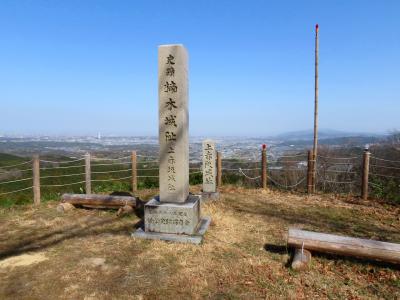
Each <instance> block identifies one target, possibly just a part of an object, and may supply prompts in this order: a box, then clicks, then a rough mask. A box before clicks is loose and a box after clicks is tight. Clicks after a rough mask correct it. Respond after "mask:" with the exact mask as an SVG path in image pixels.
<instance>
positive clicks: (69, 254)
mask: <svg viewBox="0 0 400 300" xmlns="http://www.w3.org/2000/svg"><path fill="white" fill-rule="evenodd" d="M196 191H198V187H194V192H196ZM155 192H156V191H141V196H142V197H143V198H147V199H148V198H149V197H151V196H152V195H153V194H154V193H155ZM55 206H56V202H53V203H48V204H47V205H43V206H42V207H41V208H39V209H35V208H32V207H22V208H15V209H11V210H10V209H7V210H2V211H1V213H0V228H1V232H0V298H1V299H6V298H9V299H55V298H61V299H111V298H118V299H178V298H186V299H188V298H192V299H200V298H211V299H239V298H240V299H254V298H257V299H258V298H267V299H276V298H284V299H287V298H293V299H310V298H332V299H336V298H339V299H359V298H389V299H390V298H393V299H395V298H399V297H400V291H399V290H400V271H399V269H398V268H397V267H396V266H393V265H387V264H383V263H372V262H367V261H362V260H356V259H349V258H344V257H334V256H325V255H317V256H315V257H314V258H313V261H312V265H311V268H310V270H309V271H306V272H303V273H295V272H293V271H291V270H290V269H289V268H288V267H287V262H288V259H289V254H288V252H287V249H286V233H287V228H288V227H289V226H292V225H296V226H299V227H301V228H304V229H310V230H316V231H323V232H332V233H337V234H345V235H352V236H359V237H368V238H375V239H379V240H388V241H393V242H400V221H399V208H397V207H393V206H387V207H386V206H384V205H383V204H378V203H376V202H362V203H360V202H359V200H356V199H337V198H334V197H330V196H313V197H305V196H302V195H295V194H288V193H278V192H263V191H260V190H245V189H238V188H234V187H229V186H228V187H225V188H224V189H223V193H222V199H221V201H219V202H215V203H208V204H205V205H204V206H203V214H205V215H210V216H211V217H212V224H211V227H210V228H209V231H208V232H207V234H206V237H205V242H204V243H203V244H202V245H201V246H195V245H184V244H171V243H167V242H161V241H149V240H139V239H134V238H131V237H130V233H131V232H132V231H133V230H134V228H133V227H134V224H135V223H137V222H138V221H139V219H138V218H136V217H133V216H132V217H125V218H121V219H120V218H116V217H115V212H112V211H97V210H78V209H77V210H74V211H72V212H68V213H66V214H64V215H60V214H59V213H57V212H56V210H55ZM27 254H28V255H31V254H33V255H36V256H39V257H40V258H41V259H40V260H38V261H35V260H34V259H32V260H31V261H30V263H25V264H19V265H13V263H12V261H13V260H16V261H20V260H18V257H19V256H21V255H27ZM44 258H46V259H44ZM10 260H11V262H10ZM1 262H3V263H1ZM4 262H5V263H4Z"/></svg>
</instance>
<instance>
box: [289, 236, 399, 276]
mask: <svg viewBox="0 0 400 300" xmlns="http://www.w3.org/2000/svg"><path fill="white" fill-rule="evenodd" d="M287 244H288V246H289V247H293V248H295V256H294V258H293V263H292V266H293V267H294V268H297V266H301V267H300V269H303V268H304V267H306V266H304V264H308V263H309V262H310V260H311V254H310V256H309V258H306V257H304V255H300V254H299V253H300V252H299V251H301V249H303V250H304V249H305V250H308V251H317V252H327V253H331V254H339V255H345V256H354V257H359V258H367V259H373V260H380V261H385V262H390V263H395V264H399V263H400V244H394V243H388V242H380V241H375V240H368V239H360V238H353V237H346V236H339V235H334V234H326V233H319V232H312V231H306V230H301V229H296V228H290V229H289V233H288V242H287ZM296 253H297V255H296ZM303 254H304V251H303ZM307 255H308V254H307ZM293 264H294V265H293Z"/></svg>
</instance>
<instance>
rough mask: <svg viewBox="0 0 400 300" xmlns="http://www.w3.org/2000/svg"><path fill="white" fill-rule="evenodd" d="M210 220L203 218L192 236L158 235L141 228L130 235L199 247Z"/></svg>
mask: <svg viewBox="0 0 400 300" xmlns="http://www.w3.org/2000/svg"><path fill="white" fill-rule="evenodd" d="M210 223H211V218H210V217H203V218H201V220H200V223H199V226H198V228H197V232H196V233H195V234H193V235H188V234H173V233H159V232H146V231H144V230H143V229H142V228H139V229H137V230H136V231H135V232H134V233H132V237H136V238H141V239H148V240H162V241H171V242H177V243H190V244H196V245H199V244H201V242H202V241H203V237H204V234H205V233H206V231H207V229H208V226H210Z"/></svg>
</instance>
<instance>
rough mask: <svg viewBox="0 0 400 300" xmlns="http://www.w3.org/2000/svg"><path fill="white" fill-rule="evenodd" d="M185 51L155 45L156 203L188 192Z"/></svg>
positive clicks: (183, 196) (171, 200)
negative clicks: (157, 176) (156, 47)
mask: <svg viewBox="0 0 400 300" xmlns="http://www.w3.org/2000/svg"><path fill="white" fill-rule="evenodd" d="M188 95H189V88H188V53H187V50H186V49H185V47H184V46H183V45H161V46H159V47H158V100H159V106H158V111H159V144H160V168H159V181H160V202H167V203H183V202H185V201H186V199H187V197H188V195H189V112H188V101H189V100H188V98H189V96H188Z"/></svg>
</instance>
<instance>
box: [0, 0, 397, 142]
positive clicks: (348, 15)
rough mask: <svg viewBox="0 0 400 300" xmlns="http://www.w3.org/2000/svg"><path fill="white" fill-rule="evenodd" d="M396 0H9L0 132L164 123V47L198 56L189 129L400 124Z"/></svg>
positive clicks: (259, 130)
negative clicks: (160, 56)
mask: <svg viewBox="0 0 400 300" xmlns="http://www.w3.org/2000/svg"><path fill="white" fill-rule="evenodd" d="M399 15H400V1H250V0H247V1H201V0H198V1H174V0H170V1H161V0H160V1H150V0H147V1H144V0H143V1H118V0H114V1H112V0H109V1H100V0H97V1H90V0H86V1H74V0H68V1H40V0H31V1H26V0H19V1H14V0H2V1H1V2H0V36H1V47H0V101H1V119H0V133H24V134H97V132H98V131H100V132H102V133H103V134H121V135H122V134H123V135H156V134H157V133H158V111H157V109H158V103H157V101H158V98H157V46H158V45H160V44H172V43H182V44H184V45H185V46H186V47H187V49H188V51H189V56H190V62H189V64H190V74H189V77H190V134H191V135H202V136H203V135H210V136H218V135H231V136H234V135H248V136H268V135H271V134H276V133H281V132H285V131H293V130H303V129H309V128H312V125H313V119H312V117H313V101H314V26H315V23H319V25H320V71H319V72H320V127H322V128H331V129H337V130H344V131H352V132H354V131H356V132H385V131H387V130H391V129H394V128H399V127H400V124H399V123H400V122H399V120H400V118H399V116H400V101H399V100H400V99H399V98H400V96H399V95H400V81H399V78H400V76H399V70H400V17H399Z"/></svg>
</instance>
